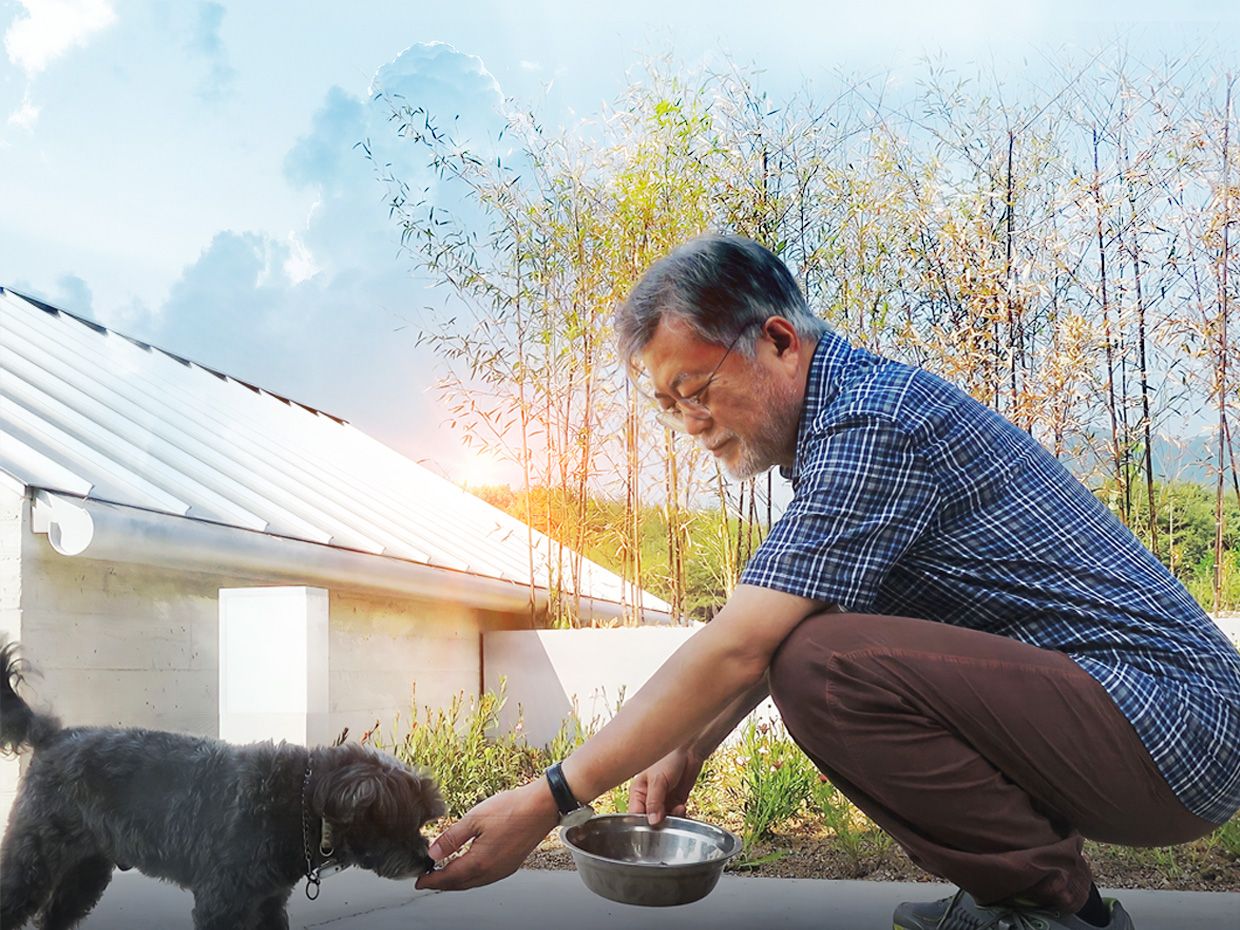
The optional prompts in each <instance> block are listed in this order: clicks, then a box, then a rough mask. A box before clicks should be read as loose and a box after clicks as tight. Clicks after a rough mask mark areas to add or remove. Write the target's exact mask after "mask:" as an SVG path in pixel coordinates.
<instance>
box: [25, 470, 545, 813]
mask: <svg viewBox="0 0 1240 930" xmlns="http://www.w3.org/2000/svg"><path fill="white" fill-rule="evenodd" d="M307 583H309V584H313V581H312V579H308V580H307ZM256 584H262V581H261V580H256V579H253V578H239V577H231V576H225V575H218V574H211V573H206V572H202V573H190V572H180V571H173V570H164V569H155V568H151V567H148V566H142V565H136V564H131V563H121V562H102V561H98V560H92V559H84V558H67V557H65V556H62V555H59V554H58V553H56V552H55V551H54V550H53V549H52V548H51V546H50V545H49V544H48V541H47V537H46V536H45V535H42V534H37V533H33V532H31V531H30V517H29V505H28V503H26V502H25V499H24V496H22V495H18V494H15V493H13V492H12V491H10V490H9V488H8V487H7V486H5V485H0V631H7V632H9V634H10V635H11V636H12V637H13V638H15V639H19V640H20V642H21V645H22V654H23V655H24V656H26V657H27V658H28V659H29V661H30V663H31V665H32V666H34V667H35V668H36V669H37V670H38V673H39V674H38V675H37V676H31V677H30V679H29V681H28V683H27V686H26V689H25V694H26V695H27V696H28V697H29V698H30V699H31V700H32V703H35V704H37V705H41V706H43V707H47V708H50V709H52V710H53V711H54V712H55V713H56V714H57V715H59V716H60V718H61V720H62V721H64V723H65V724H66V725H116V726H142V727H150V728H154V729H163V730H174V731H178V732H184V733H191V734H195V735H201V736H211V737H215V736H218V735H219V642H218V640H219V604H218V600H219V591H220V590H221V589H222V588H237V587H252V586H254V585H256ZM328 611H329V623H328V649H329V655H330V658H329V676H328V678H329V681H328V694H329V702H328V706H329V713H328V730H329V732H330V733H331V734H332V735H333V736H335V735H336V734H338V733H339V732H340V731H341V730H342V729H343V728H344V727H348V728H349V732H350V738H353V739H356V738H358V737H360V736H361V735H362V733H363V732H364V731H365V730H367V729H369V728H371V727H373V726H374V724H375V722H376V721H380V722H381V723H382V724H383V727H384V729H385V731H386V730H390V727H391V725H392V723H393V721H394V719H395V718H396V717H397V716H399V717H400V719H401V721H403V722H405V723H407V722H408V720H409V718H410V706H411V701H412V699H413V698H414V696H415V693H416V699H417V701H418V703H419V704H420V705H431V706H440V705H446V704H447V702H448V701H449V700H450V698H451V697H453V696H454V695H456V694H457V693H458V692H462V691H463V692H465V693H467V694H471V695H473V694H477V693H478V689H479V685H480V682H481V635H482V634H483V633H484V632H486V631H490V630H497V629H506V628H507V629H511V628H519V627H526V626H528V619H527V618H526V617H525V616H524V615H508V614H499V613H494V612H489V611H479V610H474V609H471V608H468V607H465V606H462V605H460V604H446V603H439V602H432V601H428V600H415V599H411V598H410V599H404V598H399V597H384V596H376V595H370V594H366V593H362V592H350V591H335V590H333V591H331V592H329V597H328ZM16 776H17V765H16V763H14V762H12V761H8V760H0V823H3V822H7V818H8V809H9V806H10V804H11V799H12V793H13V788H14V787H15V784H16ZM5 792H7V795H6V794H5Z"/></svg>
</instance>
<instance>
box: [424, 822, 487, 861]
mask: <svg viewBox="0 0 1240 930" xmlns="http://www.w3.org/2000/svg"><path fill="white" fill-rule="evenodd" d="M477 835H478V831H477V830H475V829H474V827H473V824H472V822H471V820H470V818H469V815H468V814H466V815H465V816H464V817H462V818H461V819H460V820H458V821H457V822H456V823H454V824H452V825H451V826H450V827H448V829H446V830H444V831H443V833H441V834H439V836H438V837H437V838H436V839H435V842H433V843H431V848H430V849H429V850H427V855H428V856H430V857H431V858H432V859H434V860H435V861H436V862H438V861H439V860H440V859H446V858H448V856H450V855H452V854H453V853H454V852H456V851H457V850H458V849H460V848H461V847H462V846H464V845H465V844H466V843H468V842H469V841H470V840H472V839H473V838H474V837H475V836H477Z"/></svg>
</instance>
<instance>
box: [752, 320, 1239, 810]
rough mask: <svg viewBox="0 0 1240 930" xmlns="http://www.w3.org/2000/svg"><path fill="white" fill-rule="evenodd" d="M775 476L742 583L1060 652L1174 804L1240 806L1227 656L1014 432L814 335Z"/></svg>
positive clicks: (1122, 537)
mask: <svg viewBox="0 0 1240 930" xmlns="http://www.w3.org/2000/svg"><path fill="white" fill-rule="evenodd" d="M784 476H785V477H786V478H789V479H791V481H792V486H793V491H794V496H793V499H792V502H791V503H790V504H789V506H788V508H787V510H786V511H785V512H784V514H783V516H782V517H781V518H780V519H779V521H778V522H777V523H776V524H775V526H773V527H772V528H771V533H770V535H769V536H768V537H767V538H766V539H765V540H764V541H763V543H762V545H761V546H760V547H759V548H758V551H757V552H755V553H754V555H753V557H752V558H751V559H750V560H749V564H748V565H747V566H746V567H745V570H744V573H743V574H742V576H741V581H742V582H743V583H745V584H752V585H759V586H761V587H764V588H773V589H775V590H779V591H786V592H789V593H792V594H797V595H800V596H801V597H806V598H812V599H815V600H819V601H824V602H829V603H833V604H837V605H839V606H840V607H843V608H844V609H846V610H849V611H855V612H864V613H877V614H887V615H897V616H907V617H921V618H923V619H931V620H938V621H943V622H946V623H952V624H955V625H957V626H963V627H969V628H971V629H975V630H984V631H986V632H988V633H997V634H999V635H1001V636H1010V637H1012V638H1014V639H1017V640H1020V641H1022V642H1026V643H1030V644H1032V645H1035V646H1040V647H1043V648H1046V649H1056V650H1059V651H1061V652H1064V653H1067V655H1069V656H1070V657H1071V658H1072V659H1073V660H1074V661H1076V662H1077V663H1078V664H1079V665H1080V666H1081V668H1083V669H1084V670H1085V671H1087V672H1088V673H1089V674H1090V675H1092V676H1093V677H1094V678H1096V679H1097V680H1098V681H1099V682H1100V683H1101V684H1102V686H1103V687H1104V688H1105V689H1106V690H1107V692H1108V693H1109V694H1110V695H1111V697H1112V699H1114V701H1115V703H1116V704H1117V705H1118V706H1119V708H1120V710H1121V711H1122V712H1123V713H1124V715H1125V716H1126V717H1127V718H1128V719H1129V720H1130V721H1132V725H1133V727H1134V728H1135V729H1136V731H1137V734H1138V735H1139V736H1140V738H1141V740H1142V742H1143V743H1144V744H1145V746H1146V748H1147V749H1148V750H1149V752H1150V755H1151V756H1152V757H1153V759H1154V762H1155V764H1156V765H1157V766H1158V769H1159V771H1161V772H1162V774H1163V776H1164V777H1165V778H1166V779H1167V783H1168V784H1169V785H1170V786H1171V789H1172V790H1173V791H1174V792H1175V794H1176V796H1177V797H1178V798H1180V800H1181V801H1182V802H1183V803H1184V805H1185V807H1187V808H1188V809H1189V810H1190V811H1192V812H1193V813H1195V814H1197V815H1198V816H1200V817H1203V818H1205V819H1206V820H1209V821H1212V822H1214V823H1223V822H1225V821H1226V820H1227V819H1228V818H1229V817H1230V816H1231V815H1232V814H1233V813H1234V812H1235V811H1236V810H1237V808H1240V652H1238V651H1237V650H1236V647H1235V646H1234V645H1232V643H1231V642H1230V641H1229V640H1228V639H1227V638H1226V636H1224V634H1223V633H1222V631H1221V630H1220V629H1219V628H1218V627H1217V626H1216V625H1215V624H1214V623H1213V622H1212V621H1211V620H1210V618H1209V617H1208V616H1207V615H1206V614H1205V612H1204V611H1203V610H1202V609H1201V607H1200V606H1199V605H1198V604H1197V602H1196V601H1195V600H1193V598H1192V597H1191V596H1190V595H1189V594H1188V592H1187V591H1185V590H1184V588H1183V586H1182V585H1181V584H1180V583H1179V582H1178V581H1176V580H1175V578H1173V577H1172V575H1171V574H1170V573H1169V572H1168V571H1167V569H1166V568H1165V567H1164V566H1163V565H1162V563H1160V562H1159V561H1158V560H1157V559H1156V558H1155V557H1154V556H1153V555H1152V554H1151V553H1150V552H1149V550H1147V549H1146V548H1145V547H1144V546H1143V545H1141V543H1140V542H1139V541H1138V540H1137V539H1136V537H1134V536H1133V535H1132V533H1131V532H1129V531H1128V530H1127V529H1126V528H1125V527H1124V526H1123V524H1121V523H1120V522H1119V520H1117V519H1116V518H1115V517H1114V516H1113V515H1112V514H1111V512H1110V511H1109V510H1107V508H1106V507H1104V506H1103V505H1102V503H1101V502H1099V501H1098V499H1097V498H1095V497H1094V495H1093V494H1091V493H1090V492H1089V491H1088V490H1087V489H1086V488H1085V487H1083V486H1082V485H1081V483H1080V482H1079V481H1077V480H1076V479H1075V478H1074V477H1073V476H1072V475H1071V474H1069V472H1068V471H1067V470H1066V469H1065V468H1064V467H1063V466H1062V465H1060V463H1059V462H1058V461H1057V460H1056V459H1055V458H1054V456H1052V455H1051V454H1050V453H1049V452H1047V451H1046V450H1045V449H1044V448H1043V447H1042V446H1041V445H1040V444H1039V443H1037V442H1036V441H1035V440H1033V439H1032V438H1031V437H1030V436H1029V435H1028V434H1027V433H1025V432H1023V431H1022V430H1020V429H1019V428H1017V427H1016V426H1015V425H1013V424H1012V423H1010V422H1008V421H1007V420H1005V419H1004V418H1003V417H1001V416H1000V415H999V414H997V413H995V412H994V411H992V410H990V409H989V408H988V407H986V406H984V405H983V404H980V403H978V402H977V401H975V400H973V399H972V398H971V397H969V396H968V395H967V394H966V393H964V392H963V391H961V390H959V389H958V388H956V387H953V386H952V385H950V384H948V383H947V382H945V381H943V380H941V379H940V378H937V377H935V376H934V375H931V374H929V373H927V372H925V371H922V370H920V369H917V368H912V367H909V366H907V365H902V364H899V363H897V362H892V361H888V360H886V359H882V358H879V357H877V356H875V355H872V354H870V353H869V352H866V351H865V350H863V349H858V348H854V347H852V346H851V345H849V344H848V343H847V342H846V341H845V340H843V339H841V338H840V337H839V336H836V335H834V334H831V333H828V334H826V335H825V336H824V337H823V338H822V339H821V340H820V342H819V344H818V347H817V349H816V351H815V353H814V358H813V362H812V364H811V366H810V371H809V380H808V384H807V392H806V398H805V405H804V408H803V410H802V413H801V424H800V428H799V434H798V437H797V448H796V457H795V461H794V465H793V469H792V472H791V473H788V472H786V471H785V473H784Z"/></svg>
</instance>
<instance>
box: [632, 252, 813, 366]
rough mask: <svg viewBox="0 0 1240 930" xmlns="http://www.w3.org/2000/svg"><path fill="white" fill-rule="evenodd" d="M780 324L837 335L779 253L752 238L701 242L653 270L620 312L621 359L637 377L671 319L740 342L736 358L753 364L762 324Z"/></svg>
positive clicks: (708, 336) (710, 336) (719, 339)
mask: <svg viewBox="0 0 1240 930" xmlns="http://www.w3.org/2000/svg"><path fill="white" fill-rule="evenodd" d="M772 316H782V317H784V318H785V319H787V320H788V322H790V323H791V324H792V325H793V327H794V328H795V329H796V331H797V334H798V335H800V336H801V337H802V338H805V339H812V340H815V341H816V340H817V339H818V338H819V337H820V336H821V335H822V334H823V333H825V332H827V331H828V330H829V327H828V326H827V324H826V323H825V322H824V321H823V320H821V319H819V318H818V317H817V316H815V315H814V314H813V312H812V311H811V310H810V308H809V304H808V303H806V301H805V295H804V294H802V293H801V288H800V287H799V286H798V285H797V282H796V279H795V278H794V277H793V276H792V272H790V271H789V270H788V267H787V266H786V265H785V264H784V263H783V262H782V261H780V259H779V258H778V257H777V256H776V255H775V254H774V253H773V252H771V251H769V250H768V249H765V248H763V247H762V246H760V245H759V244H758V243H756V242H754V241H753V240H752V239H746V238H745V237H744V236H722V235H714V234H710V235H705V236H698V237H697V238H696V239H691V240H689V241H688V242H686V243H685V244H684V245H681V246H679V247H678V248H676V249H675V250H674V251H672V252H670V253H669V254H668V255H665V256H664V257H663V258H661V259H659V260H658V261H657V262H655V263H654V264H653V265H651V266H650V268H649V269H648V270H647V271H646V273H645V274H644V275H643V276H642V279H641V280H640V281H638V282H637V286H636V287H634V288H633V291H632V293H630V294H629V297H628V300H626V301H625V302H624V303H623V304H622V305H621V307H620V309H619V310H617V311H616V318H615V325H616V336H617V340H618V345H619V351H620V358H621V359H622V360H623V361H624V363H625V364H626V365H627V366H628V367H629V368H630V369H632V368H633V366H634V364H635V362H634V360H635V358H636V356H637V355H638V354H639V353H640V352H641V351H642V350H643V349H645V347H646V346H647V345H648V344H649V342H650V340H651V339H653V338H654V334H655V330H656V329H658V326H659V322H660V321H661V320H663V319H664V318H674V319H679V320H682V321H684V322H685V323H686V324H688V325H689V327H690V328H691V329H692V330H693V331H694V332H695V333H696V334H697V335H698V336H699V337H700V338H702V339H705V340H707V341H710V342H715V343H718V344H719V345H727V344H728V343H730V342H732V340H733V339H736V340H737V342H736V349H735V351H737V352H739V353H741V354H742V355H744V356H746V357H747V358H753V355H754V346H755V345H756V344H757V340H758V327H757V326H756V325H755V324H758V323H763V322H765V321H766V320H767V319H768V318H770V317H772ZM738 337H740V338H738Z"/></svg>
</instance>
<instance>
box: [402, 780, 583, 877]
mask: <svg viewBox="0 0 1240 930" xmlns="http://www.w3.org/2000/svg"><path fill="white" fill-rule="evenodd" d="M559 820H560V815H559V811H557V810H556V806H555V800H554V799H553V798H552V796H551V789H550V788H549V787H548V785H547V784H546V782H545V781H542V780H539V781H535V782H531V783H530V784H528V785H525V786H523V787H521V788H516V789H513V790H512V791H504V792H502V793H500V794H497V795H494V796H493V797H490V798H487V799H486V800H485V801H482V802H481V803H479V804H476V805H475V806H474V807H473V808H472V809H471V810H470V811H469V812H467V813H466V814H465V816H464V817H462V818H461V819H460V820H458V821H457V822H456V823H454V824H452V826H450V827H448V829H447V830H445V831H444V832H443V833H442V834H440V836H439V838H438V839H437V840H435V842H434V843H432V844H431V848H430V852H429V855H430V857H431V858H432V859H434V860H435V861H437V862H438V861H439V860H440V859H443V858H445V857H447V856H451V855H452V854H453V853H454V852H456V851H457V850H458V849H460V848H461V847H462V846H464V845H465V844H466V843H468V842H469V841H470V840H473V845H472V846H470V847H469V849H468V850H466V851H465V852H464V853H463V854H462V855H461V856H459V857H458V858H456V859H453V860H452V861H451V862H449V863H448V864H447V865H446V866H445V867H444V868H443V869H441V870H439V871H435V872H428V873H426V874H425V875H423V876H422V877H421V878H419V879H418V882H417V887H418V888H428V889H432V890H437V891H463V890H464V889H466V888H477V887H478V886H479V885H487V884H490V883H491V882H497V881H499V880H500V879H501V878H507V877H508V876H509V875H511V874H512V873H513V872H515V871H516V870H517V869H518V868H520V867H521V863H522V862H524V861H525V857H526V856H528V855H529V854H530V853H531V852H532V851H533V849H534V847H535V846H537V845H538V843H539V841H540V840H542V838H543V837H545V836H546V835H547V834H548V833H550V832H551V831H552V830H553V829H554V828H555V825H556V824H557V823H559Z"/></svg>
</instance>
